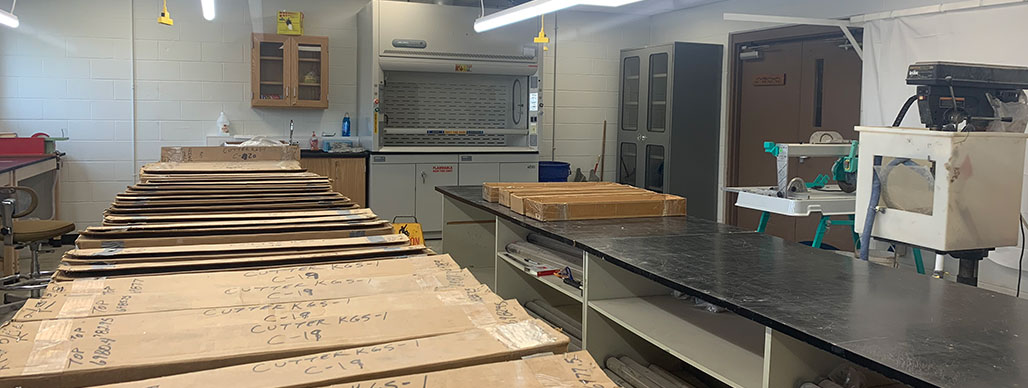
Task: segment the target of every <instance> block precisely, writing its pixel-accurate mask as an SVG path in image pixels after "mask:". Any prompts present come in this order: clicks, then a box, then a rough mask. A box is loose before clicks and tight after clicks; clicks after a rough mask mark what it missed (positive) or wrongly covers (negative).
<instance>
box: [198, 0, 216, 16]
mask: <svg viewBox="0 0 1028 388" xmlns="http://www.w3.org/2000/svg"><path fill="white" fill-rule="evenodd" d="M194 4H195V3H194ZM200 8H202V9H203V18H204V19H207V20H214V0H200Z"/></svg>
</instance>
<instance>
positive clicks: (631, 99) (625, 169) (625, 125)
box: [617, 53, 645, 186]
mask: <svg viewBox="0 0 1028 388" xmlns="http://www.w3.org/2000/svg"><path fill="white" fill-rule="evenodd" d="M643 58H644V56H642V55H639V54H638V53H633V54H630V55H628V54H622V57H621V77H620V79H621V85H620V86H621V95H620V102H619V106H620V109H621V112H620V114H621V120H619V121H620V124H619V127H618V163H617V165H618V167H617V171H618V172H617V181H618V183H623V184H626V185H632V186H640V184H639V181H638V180H639V179H638V178H639V175H642V174H639V173H638V168H639V158H638V156H639V150H638V148H639V145H638V143H639V142H641V141H643V139H642V136H643V135H641V134H640V130H639V129H640V127H642V126H641V125H640V123H641V122H642V121H643V117H645V111H643V110H641V109H640V105H641V101H642V100H643V98H642V97H643V88H644V87H645V84H643V83H642V73H643V65H642V62H643Z"/></svg>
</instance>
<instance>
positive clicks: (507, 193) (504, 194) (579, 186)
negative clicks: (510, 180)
mask: <svg viewBox="0 0 1028 388" xmlns="http://www.w3.org/2000/svg"><path fill="white" fill-rule="evenodd" d="M583 183H587V184H583ZM623 189H633V187H632V186H625V185H621V184H617V183H613V182H568V183H551V184H550V185H547V186H542V187H503V188H500V199H499V201H498V203H499V204H500V205H503V206H507V207H510V202H511V196H512V195H515V194H527V193H534V194H544V193H548V194H559V193H567V194H583V193H594V192H597V191H600V190H603V191H612V190H613V191H620V190H623ZM636 190H639V189H636Z"/></svg>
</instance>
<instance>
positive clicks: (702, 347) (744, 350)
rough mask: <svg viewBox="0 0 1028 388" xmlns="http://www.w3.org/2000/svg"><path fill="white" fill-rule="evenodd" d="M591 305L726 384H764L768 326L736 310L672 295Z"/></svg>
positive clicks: (609, 301)
mask: <svg viewBox="0 0 1028 388" xmlns="http://www.w3.org/2000/svg"><path fill="white" fill-rule="evenodd" d="M588 305H589V308H590V309H592V310H594V311H596V312H597V313H599V314H601V315H603V316H604V317H606V318H607V319H610V320H611V321H613V322H615V323H617V324H618V325H620V326H622V327H623V328H625V329H627V330H628V331H630V332H632V333H634V334H635V335H637V336H639V337H641V338H642V339H645V340H646V341H648V342H650V343H652V344H653V345H655V346H657V347H659V348H661V349H662V350H664V351H666V352H668V353H670V354H671V355H673V356H675V357H677V358H679V359H681V360H682V361H685V362H687V363H689V364H691V365H693V366H694V367H696V368H697V369H699V370H701V371H703V372H704V373H707V374H709V375H711V376H713V377H714V378H717V379H718V380H721V381H723V382H725V383H726V384H729V385H731V386H734V387H759V386H761V385H762V380H763V366H764V341H765V328H764V326H763V325H760V324H757V323H755V322H753V321H750V320H748V319H745V318H743V317H740V316H738V315H735V314H732V313H712V312H709V311H706V310H704V309H702V308H700V307H696V306H693V305H692V302H689V301H684V300H680V299H677V298H674V297H672V296H670V295H668V296H646V297H633V298H617V299H607V300H597V301H589V303H588Z"/></svg>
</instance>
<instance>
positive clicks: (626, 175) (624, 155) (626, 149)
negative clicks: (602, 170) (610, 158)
mask: <svg viewBox="0 0 1028 388" xmlns="http://www.w3.org/2000/svg"><path fill="white" fill-rule="evenodd" d="M636 150H637V146H636V144H635V143H627V142H626V143H621V149H620V150H618V151H619V152H618V183H621V184H626V185H632V186H635V185H636V174H635V170H636V161H637V160H638V159H637V157H638V153H637V151H636Z"/></svg>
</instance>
